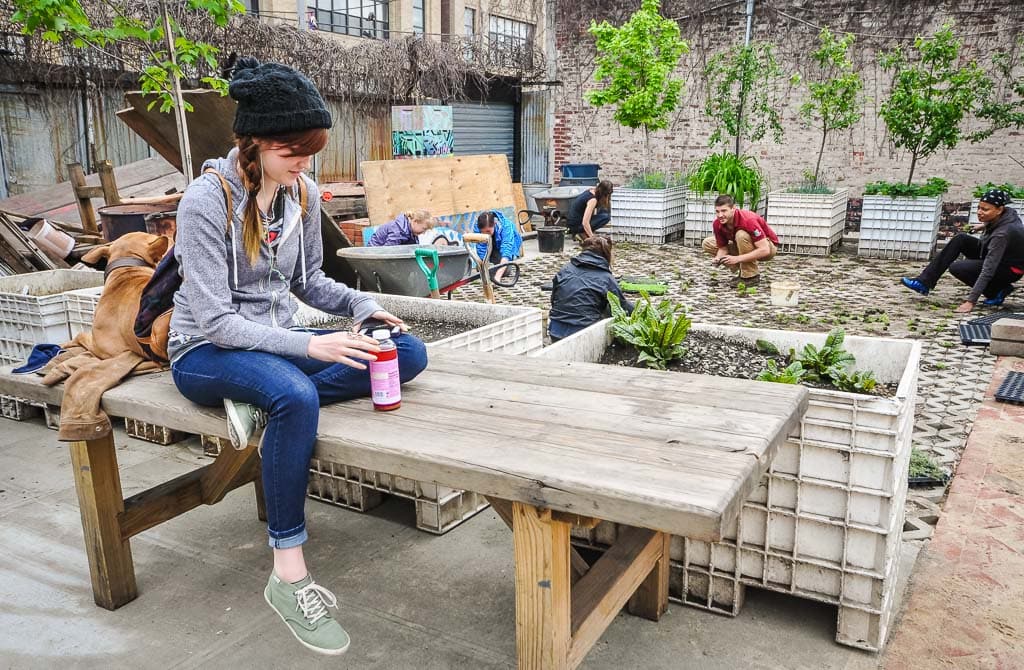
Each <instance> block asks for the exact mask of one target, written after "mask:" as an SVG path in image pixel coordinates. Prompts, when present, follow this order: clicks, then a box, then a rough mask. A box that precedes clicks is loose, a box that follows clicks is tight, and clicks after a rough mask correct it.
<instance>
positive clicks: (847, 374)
mask: <svg viewBox="0 0 1024 670" xmlns="http://www.w3.org/2000/svg"><path fill="white" fill-rule="evenodd" d="M829 378H830V379H831V380H832V385H833V386H835V387H836V388H837V389H839V390H840V391H849V392H851V393H871V392H872V391H874V390H875V386H876V385H877V384H878V380H877V379H875V373H873V372H871V371H870V370H856V371H848V370H846V369H844V368H833V369H832V370H829Z"/></svg>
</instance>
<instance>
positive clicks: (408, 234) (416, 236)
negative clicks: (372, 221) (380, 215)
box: [366, 209, 434, 247]
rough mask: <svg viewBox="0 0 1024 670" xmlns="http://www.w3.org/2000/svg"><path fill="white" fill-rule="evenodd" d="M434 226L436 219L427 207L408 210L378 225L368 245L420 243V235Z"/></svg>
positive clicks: (386, 245) (388, 245) (393, 245)
mask: <svg viewBox="0 0 1024 670" xmlns="http://www.w3.org/2000/svg"><path fill="white" fill-rule="evenodd" d="M433 227H434V219H433V217H432V216H430V212H428V211H427V210H425V209H417V210H416V211H415V212H406V213H404V214H399V215H398V216H397V217H395V219H394V221H389V222H388V223H385V224H384V225H382V226H378V227H377V230H375V231H373V235H371V236H370V241H369V242H367V243H366V246H368V247H396V246H398V245H401V244H419V243H420V235H422V234H423V233H425V232H427V231H428V230H430V229H431V228H433Z"/></svg>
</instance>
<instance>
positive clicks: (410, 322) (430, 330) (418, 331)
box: [317, 319, 477, 342]
mask: <svg viewBox="0 0 1024 670" xmlns="http://www.w3.org/2000/svg"><path fill="white" fill-rule="evenodd" d="M403 321H405V323H406V325H407V326H409V332H410V333H411V334H413V335H415V336H416V337H418V338H420V339H421V340H423V341H424V342H437V341H438V340H443V339H445V338H448V337H451V336H452V335H458V334H459V333H465V332H466V331H468V330H473V329H474V328H476V327H477V326H473V325H470V324H468V323H460V322H458V321H435V320H433V319H403ZM317 328H318V329H325V330H350V329H351V328H352V319H338V320H337V321H330V322H328V323H325V324H324V325H322V326H317Z"/></svg>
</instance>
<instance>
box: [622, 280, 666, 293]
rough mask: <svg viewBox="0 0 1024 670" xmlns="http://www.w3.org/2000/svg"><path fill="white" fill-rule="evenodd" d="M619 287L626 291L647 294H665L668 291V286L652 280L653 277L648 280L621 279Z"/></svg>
mask: <svg viewBox="0 0 1024 670" xmlns="http://www.w3.org/2000/svg"><path fill="white" fill-rule="evenodd" d="M619 288H621V289H622V290H623V291H624V292H626V293H646V294H647V295H665V294H666V293H668V286H666V285H665V284H662V283H660V282H657V281H654V280H653V278H652V280H651V281H650V282H639V281H636V282H634V281H627V280H625V279H623V280H621V281H620V282H619Z"/></svg>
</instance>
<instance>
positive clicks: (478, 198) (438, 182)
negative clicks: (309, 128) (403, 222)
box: [362, 154, 515, 226]
mask: <svg viewBox="0 0 1024 670" xmlns="http://www.w3.org/2000/svg"><path fill="white" fill-rule="evenodd" d="M362 170H363V184H364V185H365V187H366V208H367V212H368V214H369V218H370V223H371V224H372V225H375V226H379V225H381V224H384V223H387V222H388V221H390V220H392V219H393V218H395V217H396V216H397V215H398V214H400V213H402V212H406V211H409V210H413V209H420V208H423V209H429V210H430V212H431V213H432V214H434V215H435V216H451V215H457V214H466V213H471V212H481V211H485V210H490V209H504V208H508V207H514V206H515V196H514V194H513V190H512V177H511V174H510V172H509V168H508V158H506V157H505V156H504V155H503V154H490V155H482V156H454V157H451V158H425V159H420V160H393V161H365V162H363V164H362Z"/></svg>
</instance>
